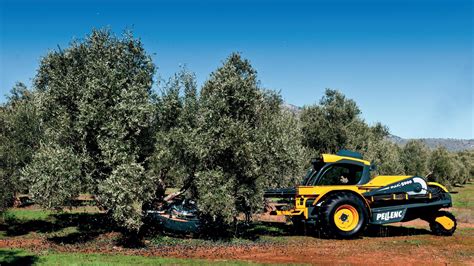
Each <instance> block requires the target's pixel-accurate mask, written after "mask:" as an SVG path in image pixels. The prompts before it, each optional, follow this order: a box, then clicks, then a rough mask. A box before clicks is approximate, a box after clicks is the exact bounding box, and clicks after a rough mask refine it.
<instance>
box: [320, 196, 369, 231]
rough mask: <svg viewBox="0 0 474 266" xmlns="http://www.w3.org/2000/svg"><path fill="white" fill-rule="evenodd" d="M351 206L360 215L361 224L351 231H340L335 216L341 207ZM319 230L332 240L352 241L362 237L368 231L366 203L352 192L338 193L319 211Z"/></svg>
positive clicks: (329, 198) (327, 200)
mask: <svg viewBox="0 0 474 266" xmlns="http://www.w3.org/2000/svg"><path fill="white" fill-rule="evenodd" d="M346 204H347V205H351V206H352V207H354V208H355V209H356V210H357V213H358V214H359V222H358V223H357V225H356V227H355V228H354V229H353V230H351V231H343V230H340V229H339V228H338V227H337V226H336V225H335V223H334V214H335V212H336V209H337V208H338V207H339V206H341V205H346ZM318 216H319V219H318V224H319V226H318V228H319V230H320V231H321V232H320V233H321V234H323V235H324V236H326V237H330V238H340V239H350V238H356V237H358V236H360V235H361V234H362V233H363V232H364V231H365V229H366V227H367V223H368V220H369V213H368V210H367V207H366V206H365V204H364V202H363V201H362V200H361V199H360V198H359V197H357V196H356V195H354V194H352V193H350V192H337V193H334V194H332V195H330V196H329V197H328V198H327V199H326V200H324V202H323V204H322V205H321V208H320V211H319V215H318Z"/></svg>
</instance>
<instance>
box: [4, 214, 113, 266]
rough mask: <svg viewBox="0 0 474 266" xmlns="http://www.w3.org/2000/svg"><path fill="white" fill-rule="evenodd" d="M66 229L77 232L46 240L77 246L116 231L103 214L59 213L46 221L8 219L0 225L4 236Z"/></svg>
mask: <svg viewBox="0 0 474 266" xmlns="http://www.w3.org/2000/svg"><path fill="white" fill-rule="evenodd" d="M67 227H76V228H77V230H75V232H72V233H69V234H67V235H64V236H62V235H59V236H52V237H49V238H48V240H49V241H52V242H53V243H56V244H78V243H84V242H87V241H90V240H93V239H95V238H96V237H97V236H99V235H100V234H102V233H107V232H112V231H113V230H114V229H116V228H115V227H114V226H113V223H112V222H111V220H110V218H109V217H108V216H107V215H106V214H103V213H93V214H91V213H59V214H52V215H50V216H49V217H48V218H47V219H46V220H19V219H16V218H8V219H6V221H5V223H4V224H2V225H0V231H4V232H5V235H6V236H21V235H26V234H29V233H31V232H35V233H53V232H58V231H60V230H62V229H64V228H67ZM2 265H3V264H2Z"/></svg>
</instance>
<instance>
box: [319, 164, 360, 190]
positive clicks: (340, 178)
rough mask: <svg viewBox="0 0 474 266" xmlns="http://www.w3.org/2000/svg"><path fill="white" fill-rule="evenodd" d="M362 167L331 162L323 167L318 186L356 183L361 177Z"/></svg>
mask: <svg viewBox="0 0 474 266" xmlns="http://www.w3.org/2000/svg"><path fill="white" fill-rule="evenodd" d="M363 171H364V167H362V166H359V165H353V164H333V165H331V166H329V167H328V168H326V169H324V172H323V173H322V174H321V177H320V178H319V180H318V184H317V185H318V186H333V185H356V184H357V183H359V181H360V179H361V178H362V173H363Z"/></svg>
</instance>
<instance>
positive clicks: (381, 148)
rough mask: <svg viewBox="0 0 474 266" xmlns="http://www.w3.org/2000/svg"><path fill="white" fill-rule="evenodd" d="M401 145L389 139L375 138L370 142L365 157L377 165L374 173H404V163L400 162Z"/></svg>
mask: <svg viewBox="0 0 474 266" xmlns="http://www.w3.org/2000/svg"><path fill="white" fill-rule="evenodd" d="M400 150H401V149H400V147H398V145H396V144H394V143H392V142H390V141H389V140H385V139H381V140H373V141H371V142H369V147H368V151H367V152H365V153H364V159H366V160H369V161H371V162H372V163H374V164H375V165H377V170H376V171H375V172H373V174H378V175H402V174H404V169H403V165H402V163H401V162H400Z"/></svg>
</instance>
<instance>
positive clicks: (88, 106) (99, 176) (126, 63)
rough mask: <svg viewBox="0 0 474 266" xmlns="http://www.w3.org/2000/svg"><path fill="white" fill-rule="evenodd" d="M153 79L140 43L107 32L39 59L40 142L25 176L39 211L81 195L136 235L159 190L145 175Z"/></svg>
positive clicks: (129, 36) (150, 145)
mask: <svg viewBox="0 0 474 266" xmlns="http://www.w3.org/2000/svg"><path fill="white" fill-rule="evenodd" d="M154 72H155V66H154V64H153V63H152V61H151V58H150V56H149V55H147V53H146V52H145V50H144V48H143V45H142V43H141V42H140V40H137V39H135V38H134V37H133V36H132V34H130V33H125V34H124V35H123V36H122V37H116V36H115V35H113V34H112V33H111V32H110V31H108V30H94V31H93V32H92V33H91V34H90V35H88V36H87V37H86V38H85V39H84V40H79V41H73V42H72V43H71V44H70V46H69V47H67V48H66V49H64V50H58V51H51V52H50V53H48V54H47V55H46V56H45V57H43V58H42V60H41V63H40V66H39V69H38V73H37V75H36V78H35V87H36V89H37V91H38V112H39V116H40V119H41V125H42V127H43V128H44V134H45V141H44V142H43V144H42V146H41V147H40V151H39V153H38V155H37V156H35V157H34V159H33V162H32V164H31V165H30V167H28V168H27V169H25V171H24V174H23V176H24V178H25V179H27V180H29V181H31V182H33V183H34V184H33V186H32V190H33V191H32V193H33V195H36V198H38V199H40V200H39V202H40V203H42V204H43V205H44V206H47V207H52V206H57V205H61V204H64V203H66V202H67V201H68V200H69V199H71V198H72V197H74V196H76V195H77V193H78V192H79V191H78V188H79V189H80V190H81V192H89V193H92V194H94V195H95V196H96V199H97V201H98V203H99V205H100V206H101V207H102V208H104V209H105V210H107V211H109V213H110V214H111V215H112V217H113V218H114V219H115V221H117V223H119V224H120V225H122V226H124V227H125V228H128V229H131V230H136V229H138V228H139V226H140V224H141V222H140V218H141V213H142V210H141V206H142V204H143V202H145V201H147V200H149V199H150V198H151V197H152V196H153V194H154V188H155V184H156V178H155V177H154V176H153V175H150V174H149V173H148V171H147V168H148V166H147V164H148V161H147V158H148V157H149V155H150V154H151V153H152V152H153V147H154V146H153V142H152V140H153V138H152V137H151V136H152V131H153V127H152V125H153V119H154V108H153V105H152V102H151V96H152V83H153V75H154ZM53 151H55V152H53ZM53 167H54V168H53ZM55 169H61V170H60V171H59V172H58V171H55ZM73 177H74V178H73ZM71 178H73V180H72V179H71Z"/></svg>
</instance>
